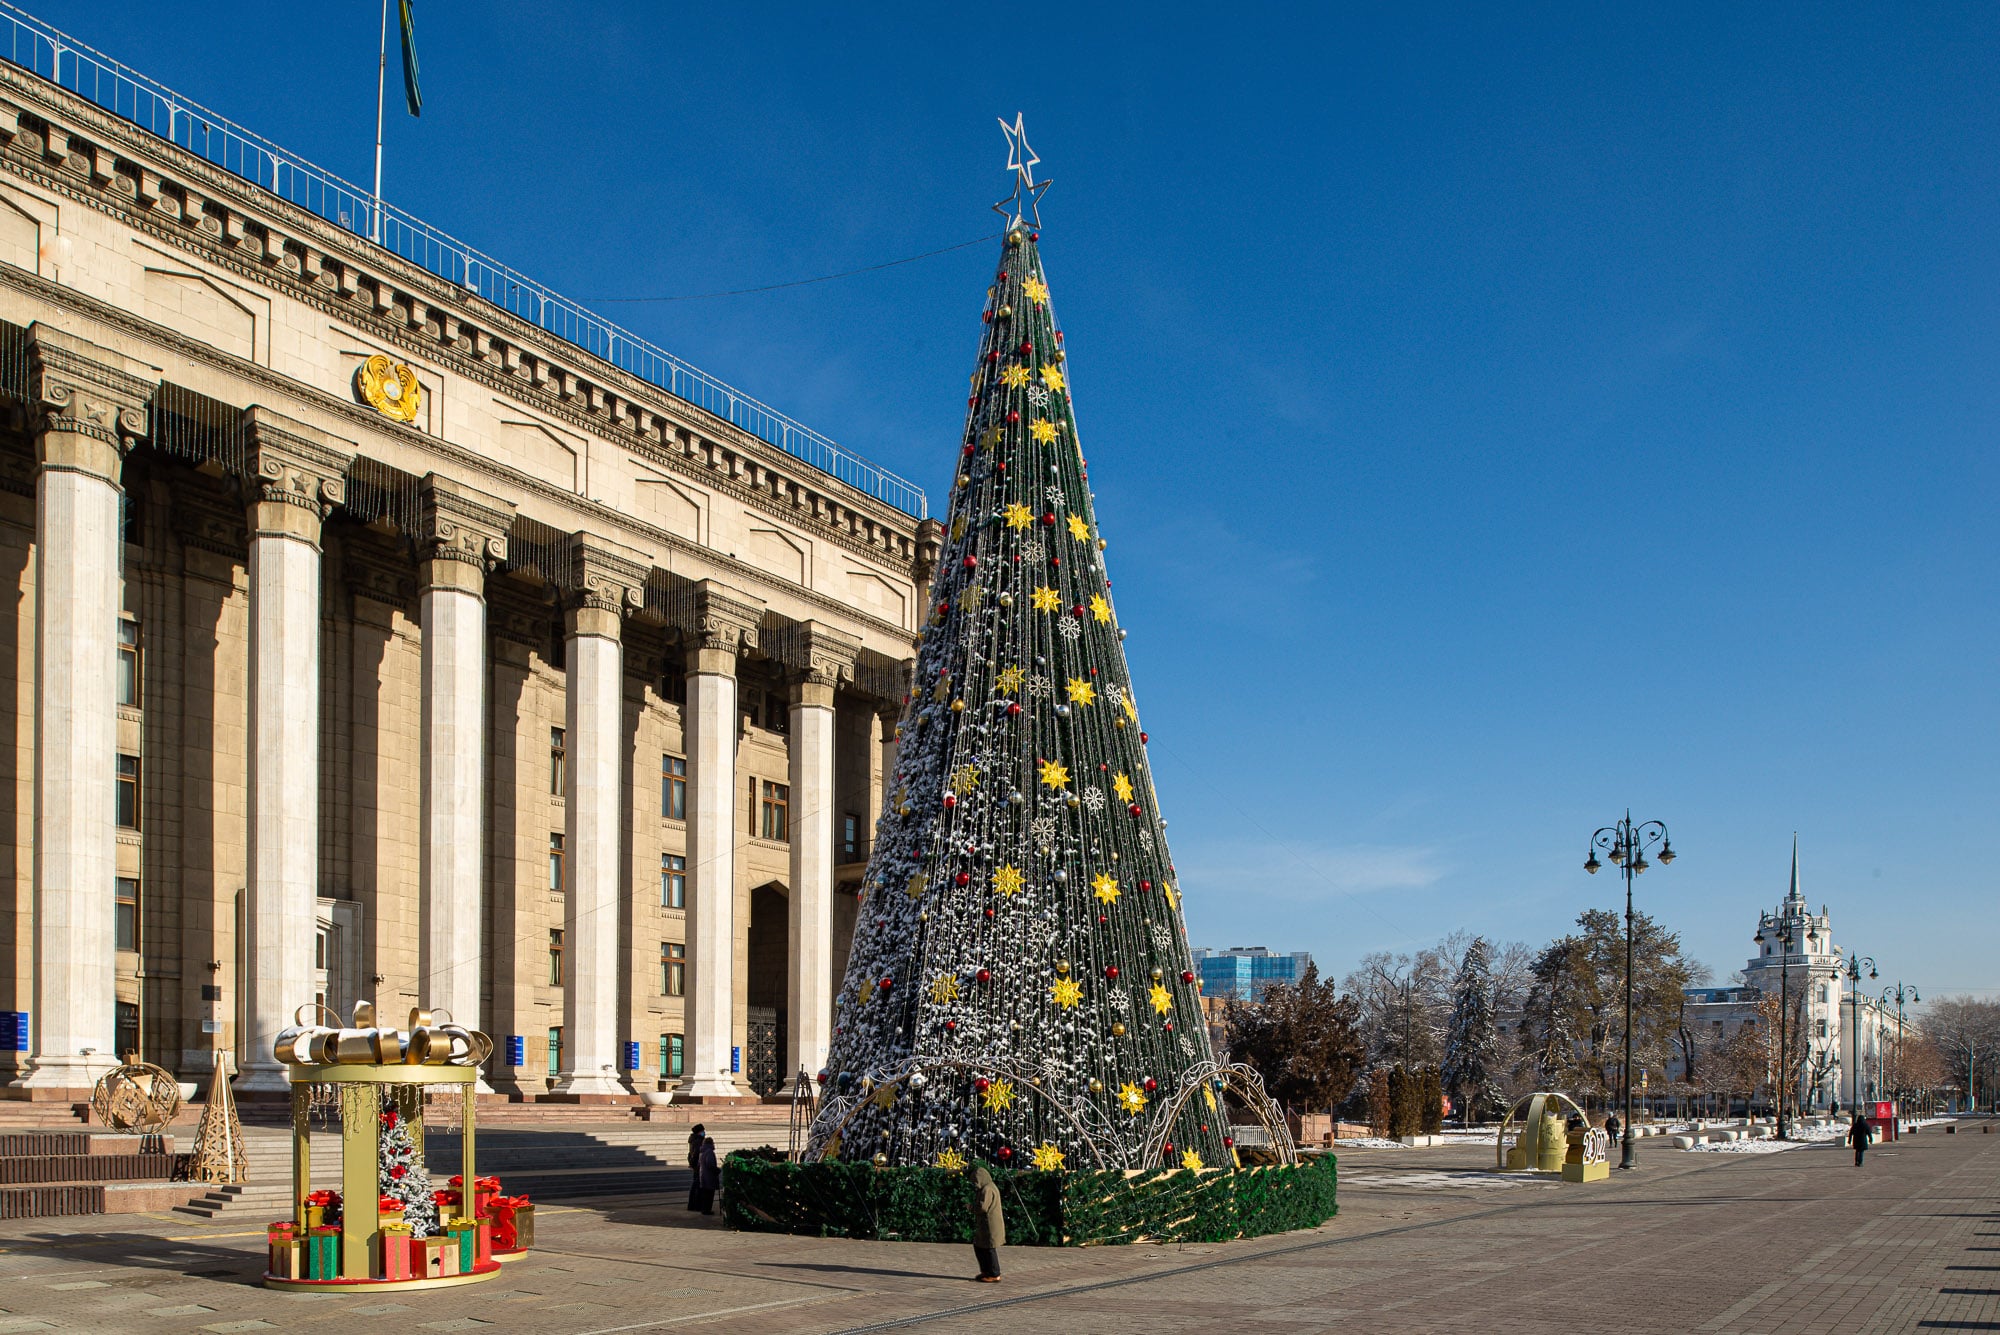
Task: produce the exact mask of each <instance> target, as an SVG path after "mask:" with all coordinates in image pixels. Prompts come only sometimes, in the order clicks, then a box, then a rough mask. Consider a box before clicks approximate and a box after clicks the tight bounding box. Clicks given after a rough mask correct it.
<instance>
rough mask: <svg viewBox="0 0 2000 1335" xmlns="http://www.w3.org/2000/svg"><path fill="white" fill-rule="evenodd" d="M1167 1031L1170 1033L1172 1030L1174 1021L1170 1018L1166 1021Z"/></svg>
mask: <svg viewBox="0 0 2000 1335" xmlns="http://www.w3.org/2000/svg"><path fill="white" fill-rule="evenodd" d="M1167 1032H1168V1033H1170V1034H1171V1033H1173V1032H1174V1022H1173V1021H1172V1020H1169V1021H1167Z"/></svg>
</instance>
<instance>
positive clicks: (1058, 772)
mask: <svg viewBox="0 0 2000 1335" xmlns="http://www.w3.org/2000/svg"><path fill="white" fill-rule="evenodd" d="M1042 786H1043V787H1044V788H1067V787H1068V786H1069V766H1067V765H1062V764H1058V763H1057V762H1055V761H1053V760H1044V761H1043V762H1042Z"/></svg>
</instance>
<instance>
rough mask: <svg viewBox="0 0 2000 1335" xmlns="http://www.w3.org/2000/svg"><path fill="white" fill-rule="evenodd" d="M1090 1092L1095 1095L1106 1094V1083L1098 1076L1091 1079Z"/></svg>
mask: <svg viewBox="0 0 2000 1335" xmlns="http://www.w3.org/2000/svg"><path fill="white" fill-rule="evenodd" d="M1090 1092H1091V1093H1093V1094H1102V1093H1103V1092H1104V1082H1103V1081H1102V1080H1099V1079H1098V1078H1097V1077H1096V1076H1092V1077H1090Z"/></svg>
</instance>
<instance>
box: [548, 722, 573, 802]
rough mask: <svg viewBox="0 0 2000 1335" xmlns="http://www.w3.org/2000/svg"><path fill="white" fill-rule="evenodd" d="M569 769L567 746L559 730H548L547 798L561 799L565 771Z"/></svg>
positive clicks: (561, 731) (563, 789)
mask: <svg viewBox="0 0 2000 1335" xmlns="http://www.w3.org/2000/svg"><path fill="white" fill-rule="evenodd" d="M568 768H569V746H568V743H567V740H566V739H565V738H564V736H563V730H562V729H561V728H550V729H549V796H550V797H561V796H562V795H563V793H564V792H565V791H567V789H566V788H565V787H564V783H565V778H564V774H565V771H566V770H567V769H568Z"/></svg>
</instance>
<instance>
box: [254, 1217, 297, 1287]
mask: <svg viewBox="0 0 2000 1335" xmlns="http://www.w3.org/2000/svg"><path fill="white" fill-rule="evenodd" d="M264 1237H265V1241H266V1242H267V1243H268V1244H269V1245H270V1252H271V1256H270V1261H269V1263H268V1264H267V1265H266V1266H265V1268H264V1269H265V1273H266V1274H270V1275H275V1276H277V1277H278V1278H279V1279H298V1278H300V1277H301V1276H302V1275H303V1274H304V1271H305V1238H304V1237H303V1236H301V1235H300V1233H299V1231H298V1228H297V1226H296V1225H294V1224H291V1223H289V1222H288V1223H282V1224H271V1225H269V1226H268V1227H266V1228H265V1230H264Z"/></svg>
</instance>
